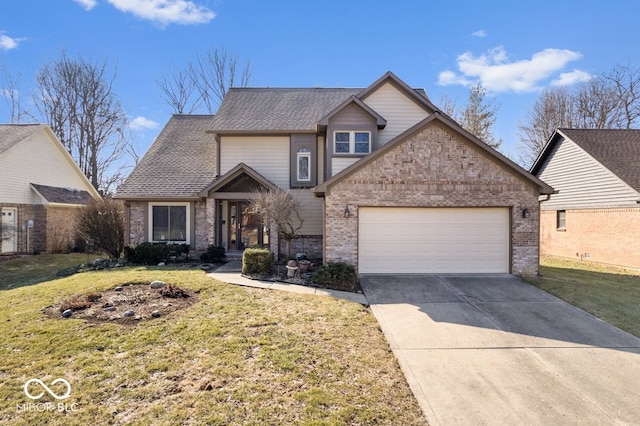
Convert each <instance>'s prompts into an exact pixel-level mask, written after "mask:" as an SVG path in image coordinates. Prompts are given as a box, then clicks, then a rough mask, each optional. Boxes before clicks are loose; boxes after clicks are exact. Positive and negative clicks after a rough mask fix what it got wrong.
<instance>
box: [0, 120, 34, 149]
mask: <svg viewBox="0 0 640 426" xmlns="http://www.w3.org/2000/svg"><path fill="white" fill-rule="evenodd" d="M42 127H44V124H0V154H2V153H3V152H5V151H6V150H8V149H9V148H11V147H13V146H14V145H16V144H17V143H18V142H20V141H22V140H24V139H26V138H27V137H28V136H29V135H31V134H32V133H34V132H36V131H38V130H40V129H41V128H42Z"/></svg>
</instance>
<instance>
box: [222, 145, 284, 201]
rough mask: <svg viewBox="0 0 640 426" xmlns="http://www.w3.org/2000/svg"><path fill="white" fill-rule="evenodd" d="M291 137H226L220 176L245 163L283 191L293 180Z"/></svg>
mask: <svg viewBox="0 0 640 426" xmlns="http://www.w3.org/2000/svg"><path fill="white" fill-rule="evenodd" d="M289 151H290V141H289V136H223V137H222V140H221V142H220V174H221V175H224V174H225V173H227V172H228V171H229V170H231V169H233V168H234V167H236V166H237V165H238V164H240V163H244V164H246V165H247V166H249V167H251V168H252V169H253V170H255V171H256V172H258V173H260V174H261V175H262V176H263V177H264V178H265V179H267V180H269V181H270V182H272V183H273V184H274V185H277V186H279V187H280V188H283V189H288V188H289V184H290V183H289V180H290V170H289V168H290V162H291V161H290V152H289Z"/></svg>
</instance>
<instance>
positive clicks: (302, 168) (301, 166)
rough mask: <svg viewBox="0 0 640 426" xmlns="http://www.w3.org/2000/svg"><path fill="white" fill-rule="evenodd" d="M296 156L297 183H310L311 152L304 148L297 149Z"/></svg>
mask: <svg viewBox="0 0 640 426" xmlns="http://www.w3.org/2000/svg"><path fill="white" fill-rule="evenodd" d="M296 156H297V161H296V163H297V180H298V181H299V182H309V181H311V150H310V149H309V148H307V147H306V146H304V147H302V148H300V149H298V152H297V153H296Z"/></svg>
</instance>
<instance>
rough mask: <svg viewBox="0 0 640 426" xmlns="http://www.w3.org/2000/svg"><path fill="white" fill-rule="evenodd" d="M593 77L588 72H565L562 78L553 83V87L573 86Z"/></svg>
mask: <svg viewBox="0 0 640 426" xmlns="http://www.w3.org/2000/svg"><path fill="white" fill-rule="evenodd" d="M591 77H592V75H591V74H589V73H588V72H584V71H580V70H573V71H571V72H563V73H562V74H560V77H558V78H556V79H555V80H553V81H552V82H551V85H552V86H571V85H572V84H575V83H581V82H583V81H589V80H591Z"/></svg>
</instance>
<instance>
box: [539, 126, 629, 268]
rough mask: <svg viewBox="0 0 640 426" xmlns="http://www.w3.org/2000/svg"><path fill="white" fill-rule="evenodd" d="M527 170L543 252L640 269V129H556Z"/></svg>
mask: <svg viewBox="0 0 640 426" xmlns="http://www.w3.org/2000/svg"><path fill="white" fill-rule="evenodd" d="M531 172H532V173H533V174H535V175H536V176H538V177H539V178H540V179H542V180H544V181H545V182H547V183H548V184H549V185H551V186H552V187H553V188H554V189H555V190H556V191H557V193H556V194H552V195H551V196H550V197H548V200H544V201H543V202H542V203H541V209H542V212H541V219H540V227H541V230H540V232H541V236H540V249H541V252H542V253H543V254H548V255H554V256H562V257H570V258H574V259H587V260H591V261H595V262H602V263H609V264H614V265H623V266H631V267H635V268H640V130H596V129H589V130H585V129H562V128H561V129H557V130H556V132H555V133H554V134H553V136H552V137H551V138H550V139H549V141H548V142H547V144H546V146H545V148H544V150H543V151H542V153H541V154H540V156H539V157H538V159H537V160H536V162H535V163H534V165H533V166H532V168H531Z"/></svg>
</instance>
